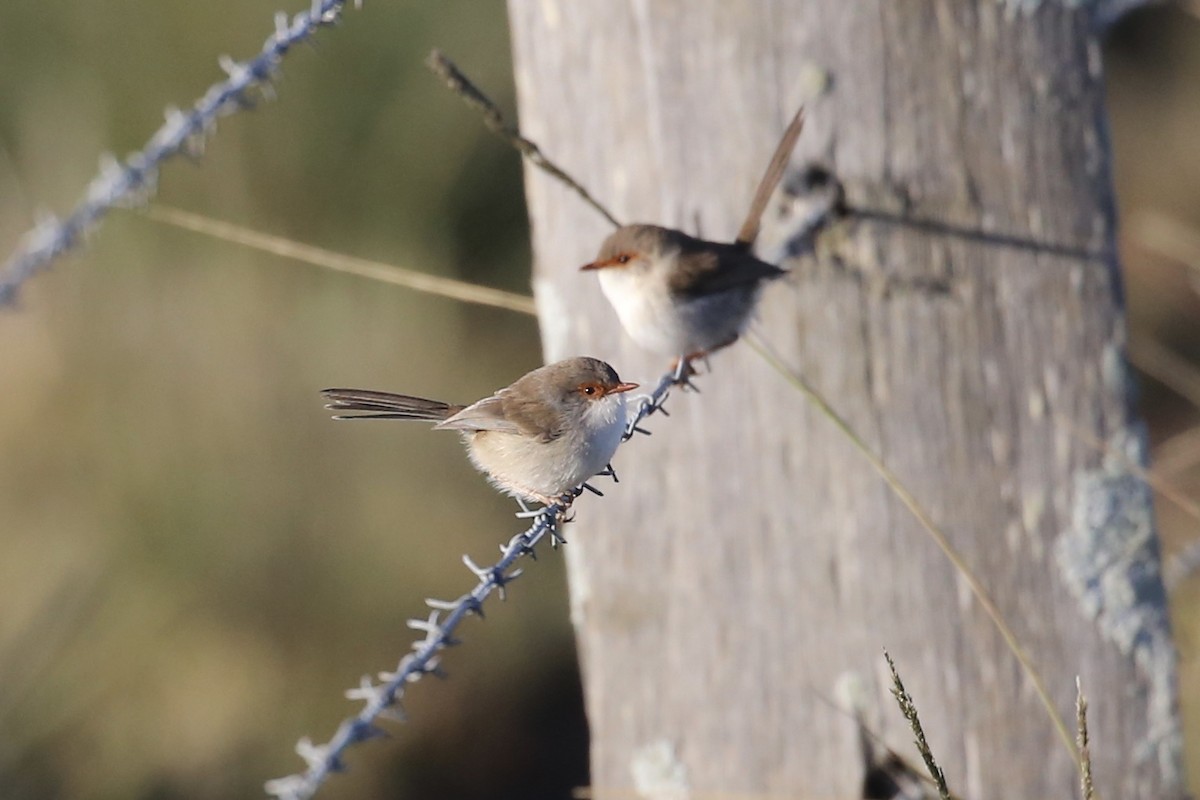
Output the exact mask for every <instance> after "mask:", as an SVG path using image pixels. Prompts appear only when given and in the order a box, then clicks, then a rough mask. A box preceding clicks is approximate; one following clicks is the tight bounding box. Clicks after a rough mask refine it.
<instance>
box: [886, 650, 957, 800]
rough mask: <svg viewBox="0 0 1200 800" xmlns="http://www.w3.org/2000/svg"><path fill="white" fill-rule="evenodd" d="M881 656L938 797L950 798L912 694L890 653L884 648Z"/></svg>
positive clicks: (944, 777)
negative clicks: (905, 686)
mask: <svg viewBox="0 0 1200 800" xmlns="http://www.w3.org/2000/svg"><path fill="white" fill-rule="evenodd" d="M883 657H884V658H886V659H887V665H888V670H890V671H891V673H892V694H893V695H894V696H895V698H896V702H897V703H898V704H899V705H900V713H901V714H903V715H904V718H905V719H906V720H908V724H909V726H910V727H911V728H912V732H913V736H915V737H916V744H917V750H918V751H919V752H920V753H921V758H923V759H924V760H925V766H926V767H927V768H928V769H929V774H930V776H932V777H933V783H934V785H935V786H937V790H938V797H940V798H941V799H942V800H951V798H950V789H949V787H947V786H946V776H945V774H944V773H943V772H942V768H941V767H939V766H938V763H937V760H936V759H935V758H934V757H933V751H932V750H930V749H929V743H928V742H927V741H925V731H924V729H923V728H922V727H921V719H920V717H918V716H917V706H916V704H915V703H913V699H912V695H910V694H909V693H908V691H907V690H905V688H904V684H903V683H902V682H901V681H900V673H898V672H896V663H895V662H894V661H892V657H891V655H889V654H888V652H887V651H886V650H884V651H883Z"/></svg>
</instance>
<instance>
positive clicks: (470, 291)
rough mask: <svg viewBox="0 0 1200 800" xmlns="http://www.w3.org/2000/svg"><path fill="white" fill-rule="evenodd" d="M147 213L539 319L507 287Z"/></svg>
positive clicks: (163, 212)
mask: <svg viewBox="0 0 1200 800" xmlns="http://www.w3.org/2000/svg"><path fill="white" fill-rule="evenodd" d="M142 214H143V215H145V216H146V217H149V218H150V219H152V220H155V221H156V222H163V223H166V224H167V225H174V226H176V227H179V228H184V229H185V230H189V231H194V232H196V233H202V234H205V235H206V236H214V237H216V238H218V239H223V240H225V241H227V242H234V243H236V244H240V245H245V246H246V247H253V248H254V249H256V250H261V251H263V252H266V253H272V254H274V255H277V256H283V257H284V258H294V259H296V260H297V261H304V262H305V263H308V264H313V265H315V266H318V267H325V268H326V269H331V270H334V271H336V272H345V273H349V274H351V275H358V276H360V277H363V278H371V279H373V280H377V281H382V282H384V283H390V284H393V285H395V286H403V287H404V288H406V289H412V290H413V291H417V292H423V293H425V294H432V295H437V296H438V297H446V298H449V299H451V300H460V301H462V302H464V303H472V304H474V305H481V306H490V307H492V308H502V309H505V310H506V311H516V312H517V313H519V314H528V315H530V316H535V315H536V314H537V309H536V308H535V307H534V304H533V298H532V297H529V296H528V295H523V294H517V293H516V292H507V291H505V290H503V289H493V288H491V287H489V286H479V285H478V284H474V283H468V282H466V281H459V280H455V279H454V278H444V277H441V276H439V275H430V274H428V273H425V272H417V271H416V270H411V269H404V268H403V267H397V266H394V265H392V264H385V263H382V262H379V261H370V260H368V259H365V258H356V257H355V256H348V255H343V254H342V253H334V252H332V251H330V250H322V249H321V248H319V247H313V246H312V245H307V244H300V243H298V242H293V241H291V240H289V239H284V238H283V237H281V236H272V235H270V234H266V233H259V232H258V231H253V230H250V229H248V228H243V227H240V226H238V225H234V224H232V223H229V222H222V221H221V220H215V219H212V218H210V217H205V216H201V215H200V214H193V213H192V212H190V211H183V210H181V209H178V208H171V207H169V206H163V205H157V204H156V205H152V206H147V207H146V208H144V209H142Z"/></svg>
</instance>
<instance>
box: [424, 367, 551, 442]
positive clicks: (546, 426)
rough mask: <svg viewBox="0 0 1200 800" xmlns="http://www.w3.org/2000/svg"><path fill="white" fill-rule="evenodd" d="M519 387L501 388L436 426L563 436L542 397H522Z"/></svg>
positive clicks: (544, 439) (547, 438) (545, 439)
mask: <svg viewBox="0 0 1200 800" xmlns="http://www.w3.org/2000/svg"><path fill="white" fill-rule="evenodd" d="M521 380H524V378H522V379H521ZM518 383H520V381H518ZM515 388H516V384H514V385H513V386H512V387H510V388H505V389H501V390H500V391H498V392H496V393H495V394H494V395H492V396H490V397H485V398H483V399H482V400H480V401H479V402H477V403H472V404H471V405H469V406H467V407H466V408H464V409H463V410H462V411H459V412H458V413H457V414H455V415H454V416H452V417H450V418H449V419H447V420H445V421H444V422H439V423H438V424H437V425H435V426H434V427H435V428H445V429H450V430H460V431H500V432H501V433H516V434H522V435H525V436H535V437H537V438H538V440H539V441H542V442H549V441H552V440H554V439H557V438H558V437H559V436H562V429H561V427H560V426H559V424H558V420H557V418H553V419H552V418H551V416H552V415H549V414H547V413H546V411H545V405H544V403H543V401H542V400H541V398H540V397H538V396H537V395H534V396H532V397H528V399H526V400H521V399H519V397H518V394H521V393H519V392H515V391H513V389H515Z"/></svg>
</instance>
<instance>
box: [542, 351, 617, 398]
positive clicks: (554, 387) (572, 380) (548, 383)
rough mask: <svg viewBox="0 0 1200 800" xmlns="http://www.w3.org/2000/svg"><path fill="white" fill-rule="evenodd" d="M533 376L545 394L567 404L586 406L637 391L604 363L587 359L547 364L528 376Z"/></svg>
mask: <svg viewBox="0 0 1200 800" xmlns="http://www.w3.org/2000/svg"><path fill="white" fill-rule="evenodd" d="M535 375H536V376H537V379H538V381H539V383H540V384H541V389H542V392H543V394H544V395H549V396H550V397H553V398H554V399H556V400H558V401H559V402H562V403H569V404H584V405H587V404H591V403H595V402H599V401H600V400H603V399H604V398H606V397H610V396H612V395H618V394H621V393H623V392H627V391H629V390H630V389H635V388H637V384H636V383H625V382H623V381H622V380H621V377H620V376H619V375H617V371H616V370H615V369H613V368H612V367H611V366H610V365H609V364H607V363H606V362H604V361H601V360H600V359H598V358H590V357H588V356H579V357H577V358H568V359H566V360H564V361H557V362H555V363H553V364H548V365H547V366H544V367H542V368H540V369H538V370H535V371H534V372H532V373H530V375H529V376H527V377H533V376H535ZM547 399H549V398H547Z"/></svg>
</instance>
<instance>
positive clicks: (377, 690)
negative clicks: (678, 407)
mask: <svg viewBox="0 0 1200 800" xmlns="http://www.w3.org/2000/svg"><path fill="white" fill-rule="evenodd" d="M675 386H683V387H684V388H688V387H690V388H692V389H694V388H695V387H694V386H692V385H691V382H690V379H689V378H688V377H687V375H686V374H685V372H683V371H681V370H680V369H676V370H673V371H671V372H668V373H666V374H664V375H663V376H662V378H660V379H659V381H658V385H657V386H655V388H654V391H652V392H650V394H647V395H642V396H640V397H639V398H638V400H637V405H636V407H635V408H634V410H633V414H632V416H630V418H629V420H628V421H627V422H626V425H625V433H624V435H623V437H622V439H621V441H622V442H623V443H624V442H627V441H629V440H630V439H631V438H633V436H634V435H635V434H638V433H641V434H645V435H649V434H650V431H648V430H647V429H645V428H644V427H642V425H641V423H642V421H643V420H645V419H646V418H647V417H649V416H651V415H652V414H654V413H656V412H659V413H662V414H663V416H667V412H666V409H665V408H664V404H665V403H666V401H667V397H668V395H669V394H670V392H671V389H672V388H674V387H675ZM600 474H601V475H611V477H612V478H613V480H614V481H615V480H616V474H615V473H613V472H612V470H611V468H610V469H609V470H606V471H605V472H603V473H600ZM585 489H587V490H590V491H592V492H595V493H596V494H602V493H601V492H600V491H599V490H597V489H595V488H594V487H592V486H590V485H589V484H587V483H585V484H583V485H581V486H578V487H576V488H575V489H574V490H572V491H571V492H568V493H567V494H566V495H564V496H563V497H562V498H561V499H560V500H559V502H557V503H555V504H553V505H550V506H546V507H545V508H543V509H541V510H539V511H538V512H537V513H536V515H535V516H534V517H533V522H532V524H530V526H529V527H528V528H527V529H526V530H524V531H522V532H521V533H519V534H517V535H516V536H514V537H512V538H511V539H509V540H508V543H507V544H505V545H502V546H501V548H500V552H501V556H500V560H499V561H497V562H496V563H495V564H492V565H490V566H486V567H480V566H478V565H477V564H475V562H474V561H472V560H471V558H470V557H469V556H465V555H464V556H463V563H464V564H465V565H466V567H467V569H469V570H470V571H471V572H472V573H474V575H475V576H476V578H478V583H476V584H475V587H474V588H473V589H471V591H469V592H468V593H466V594H464V595H462V596H461V597H459V598H458V599H456V600H449V601H447V600H435V599H429V600H426V601H425V603H426V605H428V606H429V608H430V612H429V616H428V617H427V618H426V619H410V620H408V627H410V628H412V629H414V630H418V631H422V632H424V634H425V635H424V636H423V637H422V638H420V639H417V640H416V641H414V642H413V644H412V650H413V652H411V653H408V654H407V655H405V656H404V657H403V658H401V659H400V663H399V664H398V665H397V667H396V669H395V670H394V671H391V672H381V673H379V675H378V682H376V680H375V679H372V678H371V677H370V676H369V675H365V676H363V678H362V680H361V682H360V683H359V685H358V686H356V687H354V688H352V689H349V690H347V692H346V697H347V698H349V699H351V700H362V701H363V703H364V705H363V708H362V710H361V711H359V713H358V714H356V715H354V716H352V717H348V718H346V719H345V720H343V721H342V723H341V724H340V725H338V728H337V730H336V731H335V732H334V734H333V736H332V737H331V738H330V739H329V740H328V741H327V742H325V743H324V744H314V743H313V742H312V741H311V740H310V739H309V738H307V737H305V738H303V739H301V740H300V741H299V742H298V743H297V744H296V753H297V754H298V755H299V756H300V757H301V758H302V759H304V761H305V763H306V765H307V769H306V770H305V771H304V772H301V773H296V774H294V775H288V776H285V777H283V778H276V779H274V780H270V781H267V783H266V785H265V786H264V789H265V790H266V792H267V794H269V795H272V796H274V797H276V798H278V799H279V800H308V798H311V797H313V796H314V795H315V794H316V793H317V791H318V790H319V789H320V787H321V785H322V784H323V783H324V782H325V780H326V779H327V778H328V777H329V776H330V774H332V773H334V772H341V771H344V770H345V768H346V766H345V763H344V762H343V760H342V757H343V755H344V754H345V752H346V750H347V749H348V748H350V747H351V746H353V745H355V744H358V743H359V742H365V741H368V740H370V739H375V738H378V737H380V736H384V735H386V734H385V733H384V731H383V730H382V729H380V728H379V727H378V726H377V725H376V722H377V721H378V720H380V719H381V718H384V719H391V720H393V721H396V722H403V721H404V714H403V711H402V709H401V707H400V701H401V699H402V698H403V696H404V691H405V688H406V687H407V685H408V684H410V683H416V682H417V681H419V680H420V679H421V678H423V677H425V676H426V675H440V674H441V669H440V661H441V652H442V651H443V650H445V649H446V648H448V647H453V646H454V645H457V644H459V643H460V642H459V640H458V639H456V638H455V637H454V632H455V630H456V629H457V628H458V626H459V624H460V623H461V622H462V621H463V620H464V619H466V618H467V617H468V616H470V615H471V614H476V615H478V616H480V617H482V616H483V603H484V601H485V600H487V598H488V597H489V596H490V595H491V594H492V593H493V592H496V593H497V594H499V595H500V597H501V599H503V597H504V589H505V587H506V586H507V585H508V584H509V583H512V582H513V581H514V580H516V579H517V578H518V577H520V576H521V573H522V570H521V569H519V568H518V569H514V568H513V567H514V565H515V564H516V563H517V561H519V560H520V559H521V558H523V557H524V556H529V557H531V558H533V559H535V560H536V559H537V554H536V552H535V551H534V548H535V547H536V546H537V545H538V544H539V543H540V542H542V541H543V540H544V539H545V538H546V537H547V536H550V537H551V541H552V543H554V544H555V545H557V543H558V542H561V541H563V540H562V538H561V536H559V532H558V531H559V526H560V524H561V522H562V521H563V520H564V518H565V515H566V513H567V511H568V509H570V507H571V504H572V503H573V502H574V501H575V498H577V497H579V496H580V495H581V494H583V492H584V490H585ZM443 614H445V615H446V616H445V618H444V619H443V617H442V615H443Z"/></svg>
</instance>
